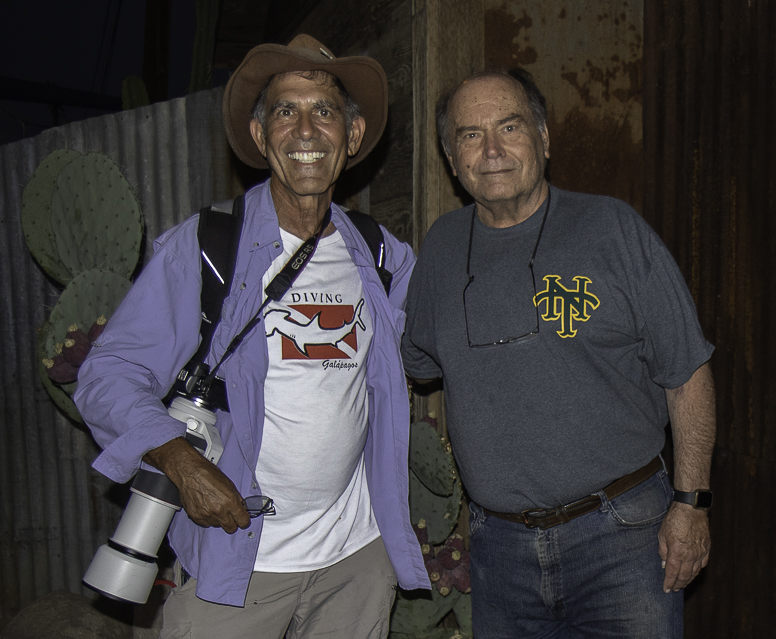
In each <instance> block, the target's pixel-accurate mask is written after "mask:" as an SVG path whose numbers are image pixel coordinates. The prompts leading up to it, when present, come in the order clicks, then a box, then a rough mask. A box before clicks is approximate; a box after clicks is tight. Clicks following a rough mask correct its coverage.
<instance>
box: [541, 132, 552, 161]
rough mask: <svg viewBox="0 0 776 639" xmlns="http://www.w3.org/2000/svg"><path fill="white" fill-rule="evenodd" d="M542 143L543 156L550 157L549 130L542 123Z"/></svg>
mask: <svg viewBox="0 0 776 639" xmlns="http://www.w3.org/2000/svg"><path fill="white" fill-rule="evenodd" d="M542 143H543V144H544V157H545V158H547V159H548V160H549V159H550V132H549V131H548V130H547V125H546V124H545V125H544V129H543V130H542Z"/></svg>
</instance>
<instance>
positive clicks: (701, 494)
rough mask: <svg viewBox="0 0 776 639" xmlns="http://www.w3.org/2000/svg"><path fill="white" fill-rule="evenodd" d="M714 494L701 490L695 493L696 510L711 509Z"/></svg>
mask: <svg viewBox="0 0 776 639" xmlns="http://www.w3.org/2000/svg"><path fill="white" fill-rule="evenodd" d="M711 502H712V494H711V491H710V490H699V491H697V492H696V493H695V504H694V505H695V507H696V508H711Z"/></svg>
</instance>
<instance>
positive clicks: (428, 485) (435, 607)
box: [389, 418, 471, 639]
mask: <svg viewBox="0 0 776 639" xmlns="http://www.w3.org/2000/svg"><path fill="white" fill-rule="evenodd" d="M435 422H436V420H434V419H430V418H426V419H424V420H421V421H420V422H416V423H414V424H412V426H411V427H410V473H409V475H410V518H411V520H412V523H413V529H414V531H415V535H416V536H417V538H418V543H419V544H420V549H421V553H422V554H423V561H424V564H425V567H426V570H427V571H428V573H429V580H430V581H431V583H432V590H431V593H430V594H429V593H423V594H417V593H414V592H413V593H404V592H401V591H400V592H399V594H398V595H397V597H396V606H395V608H394V611H393V614H392V616H391V633H390V635H389V636H390V638H391V639H449V638H452V637H457V638H458V639H467V638H468V637H471V603H470V600H471V596H470V595H469V594H468V593H469V592H470V586H469V550H468V549H467V548H466V547H465V541H464V538H463V537H462V536H461V535H460V534H451V533H453V530H454V529H455V527H456V525H457V524H458V515H459V512H460V508H461V500H462V487H461V482H460V480H459V479H458V478H457V476H456V472H455V463H454V461H453V456H452V452H451V449H450V444H449V442H447V441H446V440H445V438H444V437H442V436H441V435H440V433H439V429H438V428H437V425H436V423H435ZM461 600H463V601H462V603H460V604H459V603H458V602H459V601H461ZM451 610H453V611H454V614H455V618H456V623H457V624H458V629H454V628H437V627H436V625H437V624H439V622H440V621H441V620H442V619H443V618H445V617H446V616H447V615H448V614H449V613H450V611H451ZM445 623H447V621H446V622H445Z"/></svg>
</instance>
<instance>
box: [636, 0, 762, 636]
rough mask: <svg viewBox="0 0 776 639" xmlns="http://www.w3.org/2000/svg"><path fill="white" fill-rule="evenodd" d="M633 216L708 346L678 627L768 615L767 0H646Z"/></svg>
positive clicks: (704, 631)
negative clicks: (707, 398)
mask: <svg viewBox="0 0 776 639" xmlns="http://www.w3.org/2000/svg"><path fill="white" fill-rule="evenodd" d="M644 7H645V20H644V23H645V27H644V31H645V47H644V49H645V56H644V61H645V64H644V67H645V68H644V71H645V75H644V113H645V121H644V150H645V188H644V216H645V217H646V218H647V220H649V222H650V223H651V224H652V225H653V226H654V227H655V229H657V231H658V232H659V233H660V235H661V236H662V237H663V239H664V240H665V241H666V243H667V244H668V246H669V248H670V249H671V252H672V253H673V255H674V256H675V257H676V259H677V261H678V262H679V265H680V266H681V268H682V271H683V272H684V275H685V277H686V278H687V281H688V282H689V283H690V286H691V290H692V293H693V296H694V298H695V300H696V303H697V305H698V311H699V315H700V320H701V323H702V324H703V328H704V331H705V332H706V336H707V337H708V339H709V340H710V341H712V342H714V344H716V347H717V350H716V352H715V354H714V356H713V358H712V366H713V370H714V375H715V377H716V383H717V402H718V434H717V447H716V451H715V457H714V465H713V472H712V488H713V490H714V492H715V500H716V505H715V507H714V509H713V511H712V514H711V523H712V543H713V547H712V553H711V562H710V564H709V567H708V569H707V570H706V571H705V573H704V574H703V575H702V577H701V579H700V580H699V583H698V584H697V585H695V587H693V588H691V589H690V592H689V596H688V599H687V613H686V626H687V632H686V636H687V637H725V638H727V637H730V638H733V637H735V638H737V639H739V638H744V637H757V638H759V637H771V636H773V634H774V626H776V605H774V604H776V579H775V576H776V542H775V541H774V539H775V538H776V530H775V529H774V528H775V526H774V519H775V518H774V510H773V508H774V501H775V498H776V424H775V423H774V417H775V414H774V412H775V411H774V402H776V394H775V393H774V392H773V390H772V388H773V387H774V385H776V366H774V364H773V362H774V361H776V337H774V336H776V296H775V295H774V293H776V251H775V250H774V246H775V245H776V244H775V243H774V240H776V204H775V199H774V196H776V188H775V184H774V181H775V180H776V126H775V125H774V115H773V114H774V112H776V81H775V80H774V78H776V46H774V35H776V3H774V2H769V1H768V0H747V1H743V0H687V1H685V2H645V4H644Z"/></svg>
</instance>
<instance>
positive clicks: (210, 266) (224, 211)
mask: <svg viewBox="0 0 776 639" xmlns="http://www.w3.org/2000/svg"><path fill="white" fill-rule="evenodd" d="M229 211H231V213H230V212H229ZM244 214H245V197H244V196H240V197H238V198H236V199H235V200H231V201H229V202H223V203H218V204H213V205H212V206H206V207H205V208H203V209H202V210H201V211H200V213H199V226H198V228H197V240H198V241H199V248H200V251H201V253H200V255H201V257H202V290H201V292H200V308H201V310H202V321H201V322H200V327H199V333H200V335H201V336H202V340H201V342H200V344H199V349H198V350H197V352H196V353H195V354H194V357H192V359H191V361H192V362H197V363H202V362H204V361H205V359H206V358H207V355H208V353H209V352H210V343H211V342H212V340H213V333H214V332H215V329H216V326H218V322H219V320H220V319H221V308H222V307H223V305H224V299H226V296H227V295H229V290H230V289H231V287H232V277H233V276H234V269H235V266H236V264H237V248H238V246H239V245H240V234H241V233H242V225H243V217H244Z"/></svg>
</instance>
